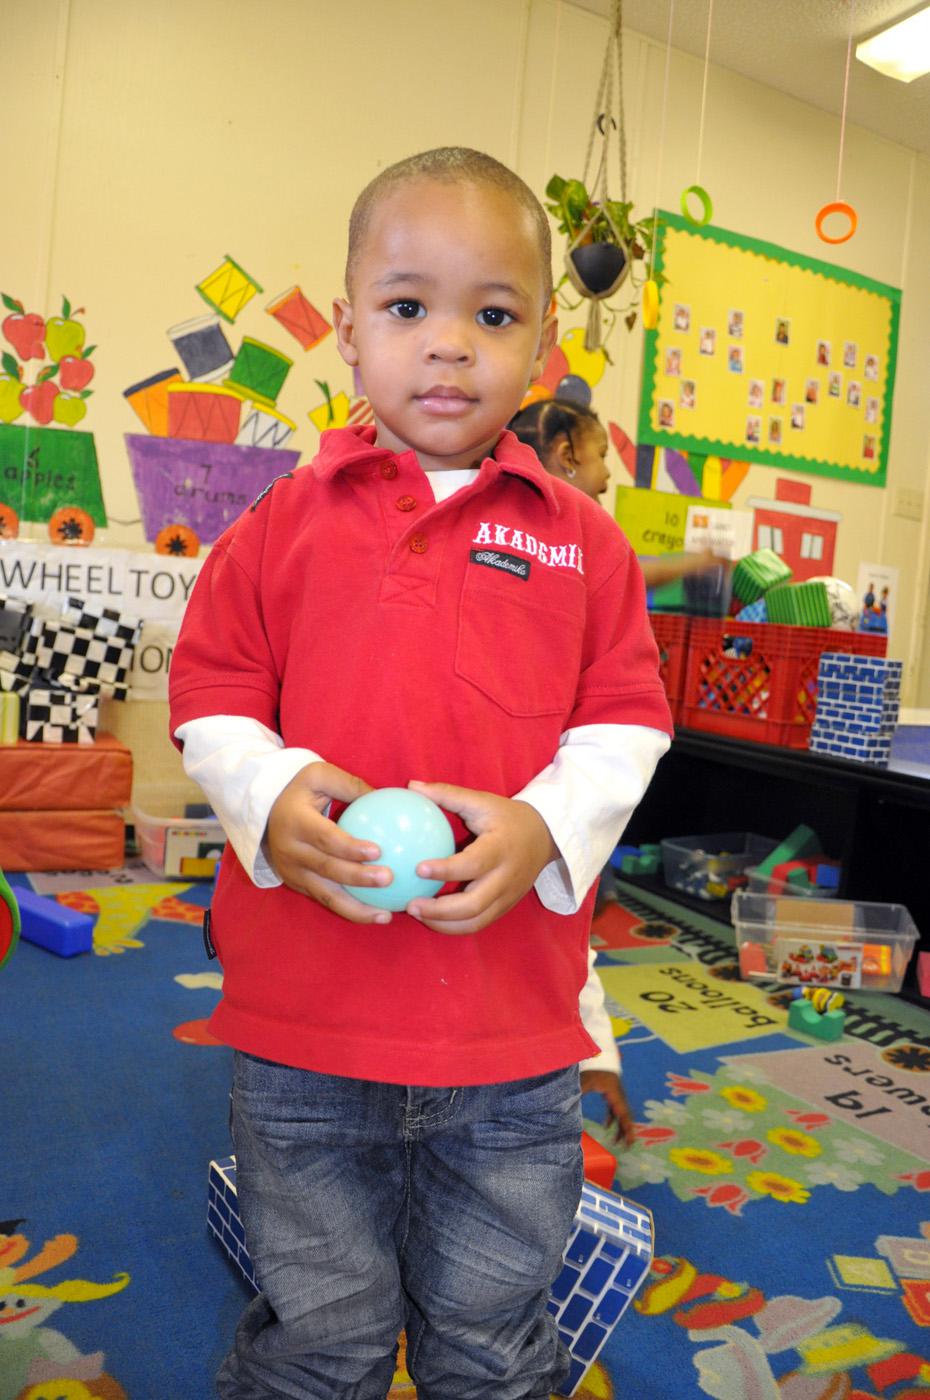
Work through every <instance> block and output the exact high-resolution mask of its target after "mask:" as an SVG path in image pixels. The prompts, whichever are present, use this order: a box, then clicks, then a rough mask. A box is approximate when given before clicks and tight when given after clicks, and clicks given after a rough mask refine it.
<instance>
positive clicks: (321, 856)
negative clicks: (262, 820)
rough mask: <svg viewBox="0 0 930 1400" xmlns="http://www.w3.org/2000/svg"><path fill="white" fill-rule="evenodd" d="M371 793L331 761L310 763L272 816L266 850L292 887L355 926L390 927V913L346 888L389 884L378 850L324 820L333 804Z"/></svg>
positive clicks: (388, 872) (368, 842)
mask: <svg viewBox="0 0 930 1400" xmlns="http://www.w3.org/2000/svg"><path fill="white" fill-rule="evenodd" d="M366 792H371V788H370V787H369V785H368V783H365V782H363V781H362V779H361V778H356V777H354V776H353V775H352V774H351V773H346V772H345V770H344V769H342V768H337V767H336V766H335V764H332V763H308V764H307V766H306V768H301V770H300V772H299V773H298V774H297V776H296V777H294V778H292V779H291V781H290V782H289V783H288V785H287V787H286V788H285V789H284V791H283V792H282V793H281V794H280V796H279V797H278V798H277V800H276V802H275V803H274V806H273V807H272V809H271V811H270V813H269V815H268V825H267V827H266V828H265V840H264V843H263V844H264V847H265V849H266V851H267V852H268V858H269V860H270V862H271V865H272V867H273V868H274V870H275V871H276V872H277V874H278V875H280V877H281V879H282V880H283V881H284V883H285V885H287V887H288V889H291V890H295V891H296V892H297V893H298V894H305V895H309V897H310V898H311V899H315V900H316V901H317V903H318V904H322V905H324V906H325V908H327V909H331V910H332V911H333V913H334V914H339V915H340V916H341V917H342V918H343V919H349V920H351V922H352V923H354V924H388V923H390V922H391V915H390V913H389V912H388V910H386V909H377V908H375V907H373V906H372V905H370V904H363V903H362V902H361V900H358V899H354V898H353V897H352V895H350V894H347V893H346V891H345V890H344V889H342V888H341V886H342V885H387V884H390V881H391V872H390V871H389V870H388V869H387V868H386V867H385V866H383V865H365V864H363V862H364V861H372V860H377V859H378V857H379V856H380V854H381V851H380V849H379V848H378V847H377V846H376V845H374V844H373V843H372V842H370V841H358V840H356V838H355V837H354V836H350V835H349V833H348V832H347V831H343V830H342V828H341V827H338V826H337V825H336V823H335V822H332V821H330V820H329V818H328V817H324V816H323V812H324V810H325V808H326V806H327V804H328V803H329V802H331V801H332V800H333V799H336V800H337V801H339V802H354V800H355V798H356V797H361V796H362V795H363V793H366Z"/></svg>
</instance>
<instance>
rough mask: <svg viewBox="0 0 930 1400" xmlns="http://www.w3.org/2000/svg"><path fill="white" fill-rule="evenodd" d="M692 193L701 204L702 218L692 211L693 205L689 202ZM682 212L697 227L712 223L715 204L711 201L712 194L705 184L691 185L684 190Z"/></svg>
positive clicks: (682, 193)
mask: <svg viewBox="0 0 930 1400" xmlns="http://www.w3.org/2000/svg"><path fill="white" fill-rule="evenodd" d="M690 195H694V197H695V199H696V200H697V201H698V203H699V204H700V206H701V217H700V218H696V217H695V215H694V214H692V212H691V205H690V204H689V203H688V197H689V196H690ZM681 212H682V214H684V216H685V218H686V219H687V220H688V223H689V224H694V225H695V226H696V227H697V228H703V227H704V225H705V224H709V223H710V221H711V219H712V217H713V213H714V206H713V203H712V201H711V197H710V195H709V194H708V193H707V191H706V190H705V188H704V186H703V185H689V186H688V188H687V189H685V190H682V192H681Z"/></svg>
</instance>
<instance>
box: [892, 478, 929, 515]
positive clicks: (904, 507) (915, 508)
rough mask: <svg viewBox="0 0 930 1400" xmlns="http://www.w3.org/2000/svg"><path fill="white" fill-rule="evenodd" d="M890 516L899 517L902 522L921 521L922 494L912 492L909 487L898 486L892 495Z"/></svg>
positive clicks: (920, 492) (922, 513) (922, 509)
mask: <svg viewBox="0 0 930 1400" xmlns="http://www.w3.org/2000/svg"><path fill="white" fill-rule="evenodd" d="M892 515H899V516H900V517H901V519H902V520H917V521H920V520H923V518H924V493H923V492H922V491H914V490H912V489H911V488H910V487H909V486H899V487H898V489H897V491H895V495H894V507H893V508H892Z"/></svg>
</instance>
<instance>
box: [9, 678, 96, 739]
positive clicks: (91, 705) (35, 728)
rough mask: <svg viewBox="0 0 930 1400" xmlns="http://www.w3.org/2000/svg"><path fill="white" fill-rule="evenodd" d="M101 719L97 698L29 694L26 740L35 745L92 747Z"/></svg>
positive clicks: (67, 692)
mask: <svg viewBox="0 0 930 1400" xmlns="http://www.w3.org/2000/svg"><path fill="white" fill-rule="evenodd" d="M99 718H100V702H99V698H98V696H97V695H96V694H82V693H81V692H79V691H74V690H38V689H33V690H30V692H29V694H28V696H27V698H26V716H25V724H24V737H25V738H26V739H28V740H30V741H31V742H33V743H43V744H92V743H93V742H94V736H95V734H96V732H97V724H98V722H99Z"/></svg>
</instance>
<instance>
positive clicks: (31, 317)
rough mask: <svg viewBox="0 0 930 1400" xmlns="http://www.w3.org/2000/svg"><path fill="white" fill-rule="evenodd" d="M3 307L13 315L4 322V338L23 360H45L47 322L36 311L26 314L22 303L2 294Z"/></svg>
mask: <svg viewBox="0 0 930 1400" xmlns="http://www.w3.org/2000/svg"><path fill="white" fill-rule="evenodd" d="M0 296H2V298H3V305H4V306H5V307H6V308H7V310H8V311H10V312H11V313H12V314H11V315H9V316H7V317H6V319H5V320H4V321H3V324H2V326H0V329H2V331H3V334H4V336H5V337H6V339H7V340H8V341H9V342H10V344H11V345H12V347H13V349H14V350H15V351H16V353H17V355H18V356H19V358H20V359H21V360H44V359H45V344H44V339H45V322H44V320H43V319H42V317H41V316H37V315H36V313H35V312H34V311H30V312H28V313H27V312H26V308H25V307H24V306H23V304H22V302H21V301H16V299H15V298H14V297H8V296H7V294H6V292H2V293H0Z"/></svg>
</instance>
